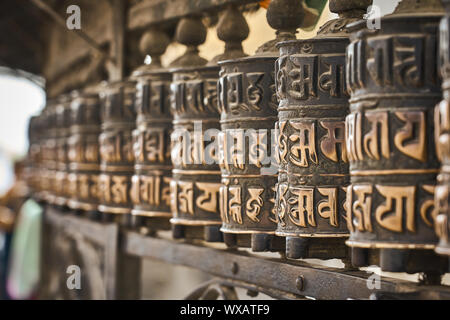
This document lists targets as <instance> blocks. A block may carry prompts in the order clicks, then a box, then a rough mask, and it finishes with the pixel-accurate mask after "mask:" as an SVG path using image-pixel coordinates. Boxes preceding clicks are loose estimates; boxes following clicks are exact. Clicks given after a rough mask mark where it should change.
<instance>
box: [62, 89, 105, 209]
mask: <svg viewBox="0 0 450 320" xmlns="http://www.w3.org/2000/svg"><path fill="white" fill-rule="evenodd" d="M98 91H99V88H98V87H90V88H86V89H84V90H83V91H82V92H81V93H80V94H79V96H77V97H76V98H75V99H74V100H73V101H72V103H71V110H72V111H71V117H70V118H71V120H70V129H69V130H70V137H69V139H68V161H69V170H70V173H69V176H68V181H69V184H68V185H69V194H70V200H69V201H68V206H69V207H70V208H71V209H72V210H76V211H81V212H90V213H95V212H97V208H98V204H99V198H98V182H99V174H100V155H99V149H100V148H99V135H100V132H101V127H100V98H99V92H98Z"/></svg>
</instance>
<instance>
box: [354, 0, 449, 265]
mask: <svg viewBox="0 0 450 320" xmlns="http://www.w3.org/2000/svg"><path fill="white" fill-rule="evenodd" d="M442 13H443V12H442V7H441V5H440V2H439V1H434V0H433V1H409V0H406V1H402V2H400V4H399V5H398V7H397V8H396V10H395V12H394V13H393V14H391V15H388V16H385V17H383V18H382V19H381V26H382V27H381V29H379V30H362V29H363V28H365V27H366V22H365V21H361V22H359V23H356V24H354V25H353V26H352V29H354V30H355V31H354V32H353V34H352V41H351V44H350V45H349V47H348V49H347V66H346V67H347V76H346V79H347V87H348V90H349V92H350V95H351V98H350V112H351V113H350V115H349V116H347V119H346V142H347V156H348V158H349V162H350V174H351V185H350V186H349V187H348V189H347V205H346V210H347V213H346V220H347V226H348V229H349V231H350V239H349V240H348V241H347V244H348V245H349V246H350V247H352V263H353V264H354V265H356V266H363V265H367V264H372V263H373V262H372V261H376V260H377V258H379V263H380V266H381V269H382V270H384V271H392V272H408V273H414V272H420V271H423V272H430V273H434V272H437V273H439V272H442V268H443V267H444V266H443V264H442V263H441V262H442V261H441V260H439V259H438V257H437V256H436V255H435V254H434V252H433V251H432V250H433V249H434V248H435V245H436V243H437V237H436V235H435V233H434V219H433V216H434V215H435V208H434V201H433V198H434V193H435V186H436V173H437V172H438V169H439V162H438V159H437V156H436V152H435V147H434V132H433V131H434V130H433V127H434V123H433V113H434V106H435V105H436V104H437V103H438V102H439V100H440V97H441V91H440V80H439V77H438V74H437V67H436V66H437V59H436V57H437V30H438V26H439V21H440V19H441V17H442ZM372 258H374V259H372Z"/></svg>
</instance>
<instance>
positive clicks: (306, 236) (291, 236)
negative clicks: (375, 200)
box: [275, 0, 372, 258]
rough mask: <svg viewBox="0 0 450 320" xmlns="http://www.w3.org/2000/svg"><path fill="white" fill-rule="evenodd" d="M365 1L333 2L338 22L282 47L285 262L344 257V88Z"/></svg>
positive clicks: (280, 202) (281, 230)
mask: <svg viewBox="0 0 450 320" xmlns="http://www.w3.org/2000/svg"><path fill="white" fill-rule="evenodd" d="M371 2H372V1H371V0H367V1H352V0H350V1H339V3H338V1H333V0H332V1H330V3H329V5H330V10H331V11H333V12H335V13H338V14H339V18H337V19H334V20H331V21H329V22H327V23H326V24H325V25H323V26H322V27H321V28H320V30H319V32H318V34H317V36H316V37H314V38H312V39H307V40H294V41H286V42H282V43H279V44H278V45H277V46H278V48H279V50H280V58H279V59H278V60H277V64H276V71H275V72H276V75H277V76H276V85H277V93H278V97H279V100H280V103H279V107H278V117H279V121H278V128H279V135H278V149H279V159H280V170H279V180H278V181H279V183H278V187H277V195H278V196H277V211H278V212H277V214H278V228H277V231H276V234H277V235H278V236H283V237H286V256H287V257H288V258H308V257H309V258H332V257H336V258H345V257H346V256H347V251H348V250H347V249H346V247H345V240H346V238H348V236H349V234H348V230H347V226H346V222H345V217H344V204H345V199H346V193H345V191H346V187H347V186H348V184H349V182H350V177H349V168H348V158H347V152H346V146H345V117H346V116H347V114H348V98H349V97H348V94H347V92H346V87H345V51H346V47H347V45H348V44H349V33H348V32H347V30H346V29H345V26H346V25H347V24H349V23H351V22H355V21H358V20H360V19H361V18H362V16H363V15H364V13H365V12H366V9H367V7H368V6H369V5H370V4H371Z"/></svg>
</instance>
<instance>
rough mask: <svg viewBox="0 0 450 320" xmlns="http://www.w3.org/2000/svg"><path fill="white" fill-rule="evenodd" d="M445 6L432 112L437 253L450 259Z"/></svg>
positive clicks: (449, 21) (449, 67)
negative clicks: (440, 95) (438, 89)
mask: <svg viewBox="0 0 450 320" xmlns="http://www.w3.org/2000/svg"><path fill="white" fill-rule="evenodd" d="M442 2H443V3H444V5H445V6H446V12H447V14H446V16H445V17H443V18H442V20H441V24H440V28H439V30H440V34H439V56H440V60H439V67H440V73H441V76H442V79H443V81H442V90H443V92H444V100H442V101H441V103H440V104H438V105H437V106H436V109H435V123H434V125H435V139H436V152H437V155H438V157H439V160H440V161H441V163H442V166H441V172H440V174H439V175H438V178H437V180H438V186H437V187H436V192H435V205H436V210H437V214H438V216H437V217H436V233H437V235H438V237H439V239H440V241H439V244H438V245H437V246H436V249H435V250H436V252H437V253H439V254H444V255H448V256H450V238H449V234H450V219H449V218H450V206H449V203H450V198H449V188H450V148H449V147H450V145H449V141H450V96H449V92H450V91H449V90H450V47H449V41H450V34H449V32H450V15H449V14H450V2H449V1H442Z"/></svg>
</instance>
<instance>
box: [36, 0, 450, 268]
mask: <svg viewBox="0 0 450 320" xmlns="http://www.w3.org/2000/svg"><path fill="white" fill-rule="evenodd" d="M444 2H445V1H444ZM371 4H372V1H371V0H340V1H334V0H330V1H329V6H330V10H331V12H334V13H337V14H338V15H339V17H338V18H336V19H334V20H331V21H329V22H327V23H326V24H325V25H323V26H322V27H321V28H320V30H319V32H318V33H317V36H315V37H314V38H311V39H306V40H296V32H297V29H298V28H299V26H300V25H301V23H302V21H303V17H304V9H303V6H302V5H301V2H300V1H298V0H272V1H271V2H270V5H269V7H268V9H267V20H268V23H269V24H270V26H271V27H273V28H274V29H275V30H276V39H274V40H272V41H269V42H267V43H265V44H263V45H262V46H261V47H260V48H259V49H258V50H257V51H256V53H255V54H254V55H251V56H247V55H246V54H244V52H243V50H242V45H241V42H242V41H243V40H245V39H246V38H247V36H248V33H249V27H248V25H247V23H246V21H245V18H244V17H243V15H242V12H241V11H240V10H239V8H238V7H235V6H233V5H231V6H229V7H227V8H226V9H225V10H224V11H223V12H222V13H221V15H220V19H219V22H218V26H217V34H218V37H219V39H221V40H223V41H224V42H225V51H224V53H223V54H221V55H219V56H217V57H215V58H214V59H212V60H211V61H209V62H208V61H206V60H205V59H203V58H201V57H200V56H199V51H198V49H197V47H198V46H199V45H200V44H202V43H203V42H204V41H205V38H206V29H205V27H204V25H203V23H202V20H201V18H200V17H197V16H192V17H188V18H183V19H181V20H180V22H179V23H178V26H177V30H176V35H175V38H176V40H177V41H178V42H179V43H181V44H184V45H186V47H187V48H186V51H185V53H184V54H183V55H182V56H181V57H179V58H178V59H176V60H175V61H173V62H172V63H171V64H170V65H169V66H168V67H166V68H164V67H162V66H161V63H160V61H161V60H160V57H161V55H162V54H164V51H165V49H166V47H167V45H168V44H169V43H170V39H169V38H168V37H167V35H165V34H164V32H161V31H160V30H158V29H157V28H152V29H151V30H149V31H147V32H146V33H144V35H143V37H142V40H141V43H140V49H141V51H142V52H143V53H146V54H150V55H151V57H152V60H153V61H152V63H151V64H149V65H143V66H141V67H139V68H138V69H137V70H135V71H134V72H133V73H132V74H131V76H130V77H128V78H127V79H126V80H124V81H120V82H116V83H108V84H99V85H98V86H94V87H89V88H85V89H84V90H82V91H77V92H72V93H70V94H69V95H63V96H61V97H59V98H57V99H55V100H49V101H48V105H47V106H46V108H45V109H44V111H43V112H42V114H41V115H39V116H37V117H34V118H32V119H31V122H30V154H29V158H30V185H31V186H32V188H33V189H34V191H35V195H36V197H37V198H39V199H41V200H42V201H45V202H48V203H50V204H53V205H56V206H62V207H67V208H70V209H71V210H72V211H78V212H85V213H87V214H89V215H90V216H92V217H97V218H101V219H103V220H105V219H106V220H110V221H118V222H120V223H122V224H123V225H124V226H128V227H130V226H131V227H134V228H142V227H145V228H146V229H147V230H152V231H158V230H165V229H169V228H172V232H173V237H174V238H177V239H202V240H204V241H207V242H222V241H223V242H225V244H226V245H227V246H229V247H248V248H252V250H253V251H274V252H276V251H278V252H285V254H286V257H287V258H291V259H300V258H319V259H330V258H341V259H344V260H346V261H350V260H351V262H352V264H353V265H354V266H356V267H361V266H368V265H373V264H376V265H379V266H381V268H382V269H383V270H385V271H394V272H409V273H415V272H425V273H427V274H428V275H438V276H439V275H440V274H442V273H444V272H446V271H447V268H448V266H447V264H448V259H447V257H445V255H447V256H448V255H450V242H449V239H448V234H449V223H450V220H449V196H448V188H449V187H450V142H449V141H450V109H449V108H450V95H449V93H450V91H449V90H450V54H449V52H450V51H449V42H450V35H449V26H450V18H449V17H444V8H443V6H442V3H441V1H438V0H428V1H425V0H422V1H419V0H414V1H412V0H403V1H401V2H400V4H399V5H398V7H397V8H396V10H395V11H394V13H393V14H390V15H387V16H384V17H382V18H381V24H380V25H381V28H379V29H373V28H370V27H368V23H367V21H366V20H363V19H362V18H363V16H364V14H365V13H366V12H367V8H368V7H369V6H370V5H371ZM443 17H444V18H443ZM441 19H442V22H440V21H441ZM439 24H440V32H439ZM439 43H440V45H439ZM439 48H440V49H439ZM441 84H442V87H441ZM442 92H443V95H442ZM442 97H443V98H442ZM442 99H443V100H442ZM441 100H442V102H441ZM436 105H438V106H437V107H436ZM441 164H442V165H441Z"/></svg>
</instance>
